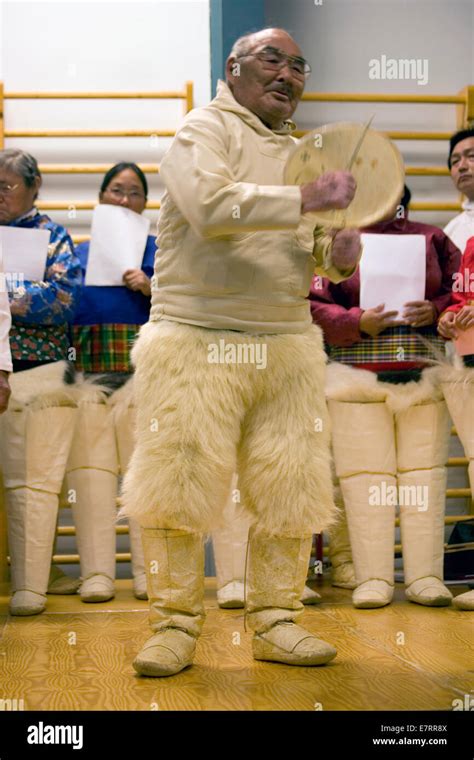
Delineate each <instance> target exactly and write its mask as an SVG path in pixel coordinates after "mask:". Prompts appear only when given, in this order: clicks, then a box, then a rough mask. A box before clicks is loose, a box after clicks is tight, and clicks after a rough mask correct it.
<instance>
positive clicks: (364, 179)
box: [284, 123, 405, 229]
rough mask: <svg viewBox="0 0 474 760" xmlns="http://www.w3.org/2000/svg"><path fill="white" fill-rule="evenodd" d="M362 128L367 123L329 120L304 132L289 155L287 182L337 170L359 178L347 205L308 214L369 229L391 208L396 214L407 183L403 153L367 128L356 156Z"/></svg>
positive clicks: (308, 179)
mask: <svg viewBox="0 0 474 760" xmlns="http://www.w3.org/2000/svg"><path fill="white" fill-rule="evenodd" d="M363 132H364V126H363V125H362V124H352V123H337V124H328V125H325V126H322V127H320V128H319V129H316V130H314V131H312V132H310V133H309V134H307V135H305V136H304V137H303V138H302V139H301V140H300V141H299V142H298V143H297V144H296V145H295V147H294V148H293V149H292V150H291V152H290V155H289V156H288V160H287V162H286V167H285V175H284V178H285V184H287V185H303V184H305V183H306V182H311V181H313V180H315V179H317V178H318V177H320V176H321V174H324V173H325V172H328V171H336V170H341V171H350V172H351V173H352V175H353V176H354V178H355V180H356V182H357V190H356V193H355V196H354V199H353V201H352V202H351V203H350V205H349V206H348V207H347V209H334V210H331V211H311V212H309V213H310V214H311V216H312V217H313V218H314V220H315V222H317V223H319V224H321V225H324V226H327V227H335V228H339V229H341V228H342V227H366V226H368V225H370V224H375V222H379V221H381V220H382V219H383V218H384V217H385V216H386V215H387V214H388V213H390V211H391V210H392V209H393V210H394V213H395V207H396V205H397V203H398V202H399V201H400V199H401V197H402V195H403V185H404V181H405V170H404V166H403V160H402V157H401V155H400V153H399V151H398V149H397V147H396V146H395V145H394V144H393V143H392V142H391V141H390V140H389V139H388V138H387V137H385V135H382V134H381V133H380V132H376V131H375V130H374V129H367V131H366V133H365V135H364V137H363V139H362V143H361V144H360V145H359V148H358V150H357V153H356V156H355V158H354V151H355V150H356V149H357V146H358V144H359V142H360V139H361V136H362V134H363ZM351 162H352V165H351ZM349 167H350V168H349Z"/></svg>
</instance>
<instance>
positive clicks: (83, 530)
mask: <svg viewBox="0 0 474 760" xmlns="http://www.w3.org/2000/svg"><path fill="white" fill-rule="evenodd" d="M147 195H148V184H147V181H146V178H145V175H144V174H143V172H142V170H141V169H140V168H139V167H138V166H137V165H136V164H133V163H125V162H122V163H119V164H116V165H115V166H113V167H112V168H111V169H109V171H108V172H107V173H106V174H105V176H104V179H103V181H102V185H101V188H100V193H99V202H100V203H105V204H112V205H115V206H122V207H123V208H127V209H130V210H132V211H134V212H135V213H137V214H142V213H143V211H144V209H145V206H146V201H147ZM155 249H156V244H155V238H154V237H153V236H149V237H148V239H147V242H146V247H145V250H144V252H143V259H142V263H141V268H140V269H127V270H126V271H125V272H124V273H123V286H122V287H120V286H118V287H108V286H87V285H86V286H85V287H84V288H83V290H82V292H81V298H80V303H79V308H78V310H77V312H76V314H75V318H74V326H73V341H74V349H75V361H76V367H77V369H79V370H82V371H83V372H85V374H86V377H88V378H89V379H92V381H93V382H94V383H95V382H97V383H100V384H101V385H102V386H108V387H109V389H110V391H109V392H107V391H104V392H99V391H97V393H95V394H94V395H92V396H91V394H90V386H89V388H88V389H87V386H84V396H83V398H82V399H81V402H80V404H79V418H78V424H77V427H76V432H75V436H74V443H73V447H72V450H71V455H70V458H69V462H68V466H67V488H68V492H69V493H71V492H72V493H74V499H73V501H72V504H71V506H72V510H73V514H74V521H75V524H76V537H77V545H78V549H79V555H80V560H81V577H82V585H81V588H80V595H81V599H82V601H84V602H103V601H107V600H108V599H111V598H112V597H113V596H114V593H115V590H114V579H115V521H116V501H117V486H118V475H119V471H120V472H121V473H122V474H123V473H124V471H125V468H126V466H127V463H128V459H129V457H130V455H131V451H132V448H133V440H132V437H133V436H132V433H133V410H132V408H131V387H130V384H128V385H124V384H125V383H126V381H127V380H128V379H129V378H131V373H132V365H131V362H130V349H131V346H132V343H133V340H134V337H135V335H136V333H137V332H138V330H139V328H140V326H141V325H142V324H144V323H145V322H147V321H148V314H149V311H150V294H151V288H150V278H151V276H152V274H153V263H154V257H155ZM77 254H78V256H79V258H80V261H81V267H82V272H83V275H84V277H85V274H86V270H87V263H88V257H89V243H81V244H80V245H79V246H78V247H77ZM122 386H123V387H122ZM117 389H119V390H117ZM111 391H115V393H111ZM110 394H111V395H110ZM71 489H72V491H71ZM130 542H131V550H132V570H133V585H134V593H135V596H136V597H137V598H139V599H146V598H147V595H146V577H145V568H144V564H143V550H142V544H141V535H140V530H139V528H138V527H137V525H136V523H135V522H134V521H133V520H130Z"/></svg>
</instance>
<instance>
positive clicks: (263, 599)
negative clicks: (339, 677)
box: [246, 529, 336, 667]
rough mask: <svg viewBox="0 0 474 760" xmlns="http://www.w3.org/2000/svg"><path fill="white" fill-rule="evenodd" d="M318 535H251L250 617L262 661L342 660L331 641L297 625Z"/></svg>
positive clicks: (256, 653) (318, 662)
mask: <svg viewBox="0 0 474 760" xmlns="http://www.w3.org/2000/svg"><path fill="white" fill-rule="evenodd" d="M311 541H312V537H311V536H307V537H306V538H283V537H273V536H268V535H266V534H264V533H262V532H256V531H255V530H254V529H252V530H251V531H250V537H249V559H248V567H247V607H246V618H247V621H248V623H249V625H250V627H251V628H252V630H253V631H254V636H253V639H252V651H253V656H254V658H255V659H256V660H268V661H272V662H281V663H285V664H287V665H301V666H303V667H306V666H311V665H324V664H326V663H328V662H330V661H331V660H332V659H333V658H334V657H335V656H336V650H335V648H334V647H333V646H332V645H331V644H328V643H327V642H326V641H323V640H322V639H319V638H318V637H317V636H315V635H314V634H312V633H310V632H309V631H307V630H305V629H304V628H302V627H301V626H299V625H297V623H295V620H296V619H297V618H298V617H299V616H300V615H301V613H302V611H303V609H304V608H303V605H302V603H301V601H300V600H301V595H302V592H303V587H304V583H305V580H306V575H307V572H308V558H309V555H310V551H311Z"/></svg>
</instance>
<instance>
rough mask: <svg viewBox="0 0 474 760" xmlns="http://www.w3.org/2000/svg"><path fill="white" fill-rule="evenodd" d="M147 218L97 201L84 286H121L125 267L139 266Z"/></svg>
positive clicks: (147, 222)
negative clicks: (98, 203)
mask: <svg viewBox="0 0 474 760" xmlns="http://www.w3.org/2000/svg"><path fill="white" fill-rule="evenodd" d="M149 228H150V220H149V219H146V218H145V217H144V216H141V214H136V213H135V211H131V210H130V209H128V208H122V207H121V206H112V205H109V204H105V203H103V204H100V205H99V206H96V208H95V209H94V214H93V217H92V230H91V242H90V246H89V258H88V260H87V269H86V285H123V279H122V277H123V273H124V272H125V271H126V270H127V269H140V268H141V265H142V261H143V253H144V251H145V246H146V239H147V236H148V230H149Z"/></svg>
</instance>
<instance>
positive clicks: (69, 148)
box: [0, 0, 211, 233]
mask: <svg viewBox="0 0 474 760" xmlns="http://www.w3.org/2000/svg"><path fill="white" fill-rule="evenodd" d="M1 5H2V12H3V13H2V15H3V28H2V36H1V55H0V59H1V60H0V74H1V77H2V78H3V80H4V83H5V90H6V91H7V92H8V91H14V90H23V91H24V90H33V91H46V90H51V91H54V90H58V91H59V90H63V91H64V90H68V91H69V90H73V91H89V90H90V91H105V90H118V91H120V90H123V91H130V90H138V91H146V90H184V84H185V82H186V81H187V80H192V81H193V82H194V85H195V105H203V104H205V103H207V102H208V101H209V99H210V89H211V85H210V47H209V45H210V42H209V2H208V0H148V1H147V0H138V1H136V2H135V1H134V0H130V1H127V0H124V1H120V0H119V1H117V0H113V1H111V0H82V1H77V0H66V1H65V0H61V1H60V2H43V1H42V0H37V2H31V1H30V2H22V1H21V0H14V1H12V0H4V2H3V3H1ZM0 22H1V17H0ZM0 28H1V27H0ZM5 112H6V113H5V121H6V126H7V128H10V129H15V128H17V129H19V128H21V127H23V128H29V129H34V128H38V129H41V128H44V129H75V128H76V129H81V128H83V129H93V128H97V129H122V128H134V129H147V128H150V127H151V128H156V129H175V128H176V127H177V125H178V124H179V121H180V119H181V117H182V114H183V112H184V104H183V101H180V100H174V101H165V100H148V101H139V100H125V101H110V100H109V101H104V100H95V101H90V100H89V101H85V100H76V101H73V100H68V101H59V100H47V101H33V100H11V101H8V100H7V101H6V107H5ZM169 142H170V141H169V140H168V139H163V138H160V139H154V140H153V139H152V140H150V139H149V138H108V139H106V138H82V139H80V138H74V139H71V138H55V139H50V138H41V139H40V138H37V139H32V138H28V139H20V138H16V139H13V138H11V139H8V140H7V141H6V145H5V147H20V148H24V149H25V150H28V151H30V152H31V153H32V154H33V155H34V156H35V157H36V158H37V159H38V161H39V162H40V163H64V162H74V163H115V162H117V161H119V160H129V161H135V162H137V163H140V162H143V163H145V162H146V163H159V162H160V160H161V158H162V156H163V153H164V152H165V150H166V149H167V147H168V145H169ZM101 178H102V175H97V174H92V175H75V176H73V177H71V175H69V176H61V175H51V174H48V175H45V176H44V182H43V189H42V192H41V199H42V200H47V199H55V200H67V201H74V200H86V199H91V200H92V199H95V198H96V197H97V191H98V188H99V184H100V181H101ZM147 178H148V179H149V182H150V188H151V193H150V196H151V198H154V199H158V198H159V197H160V195H161V193H162V190H163V188H162V184H161V183H160V180H159V177H158V176H155V175H153V176H151V175H148V177H147ZM50 213H51V216H52V218H53V219H54V220H55V221H58V222H61V223H63V224H65V225H66V226H68V227H69V229H70V230H71V231H72V232H77V233H87V232H88V226H89V222H90V212H88V211H78V212H77V218H76V219H71V218H68V215H67V213H66V212H59V211H52V212H50ZM146 213H147V215H148V216H149V217H150V218H151V219H152V221H153V222H155V221H156V218H157V214H158V212H157V211H154V212H152V211H149V212H146Z"/></svg>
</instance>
